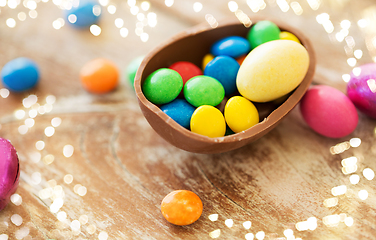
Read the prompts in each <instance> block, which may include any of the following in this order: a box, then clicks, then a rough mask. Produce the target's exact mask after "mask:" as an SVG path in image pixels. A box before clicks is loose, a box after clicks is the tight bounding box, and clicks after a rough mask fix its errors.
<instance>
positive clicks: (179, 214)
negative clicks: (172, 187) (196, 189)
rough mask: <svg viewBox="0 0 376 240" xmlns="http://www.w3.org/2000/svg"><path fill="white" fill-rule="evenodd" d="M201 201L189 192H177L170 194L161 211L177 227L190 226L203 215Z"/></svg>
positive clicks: (164, 200) (163, 201)
mask: <svg viewBox="0 0 376 240" xmlns="http://www.w3.org/2000/svg"><path fill="white" fill-rule="evenodd" d="M202 209H203V205H202V202H201V199H200V198H199V197H198V196H197V195H196V194H195V193H193V192H191V191H188V190H176V191H173V192H171V193H169V194H168V195H167V196H166V197H165V198H164V199H163V200H162V205H161V211H162V214H163V217H164V218H165V219H166V220H167V221H169V222H170V223H172V224H175V225H180V226H183V225H189V224H191V223H193V222H195V221H196V220H197V219H199V217H200V216H201V214H202Z"/></svg>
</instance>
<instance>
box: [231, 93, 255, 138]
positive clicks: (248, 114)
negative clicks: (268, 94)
mask: <svg viewBox="0 0 376 240" xmlns="http://www.w3.org/2000/svg"><path fill="white" fill-rule="evenodd" d="M225 119H226V122H227V125H228V126H229V127H230V128H231V130H232V131H234V132H235V133H238V132H241V131H245V130H247V129H248V128H250V127H252V126H253V125H255V124H257V123H258V122H259V114H258V111H257V108H256V107H255V105H253V103H252V102H250V101H249V100H248V99H246V98H244V97H240V96H234V97H232V98H230V99H229V100H228V101H227V103H226V106H225Z"/></svg>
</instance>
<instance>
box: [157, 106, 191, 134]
mask: <svg viewBox="0 0 376 240" xmlns="http://www.w3.org/2000/svg"><path fill="white" fill-rule="evenodd" d="M161 110H162V111H163V112H164V113H166V114H167V115H168V116H169V117H170V118H172V119H173V120H174V121H175V122H177V123H178V124H180V125H181V126H182V127H184V128H187V129H189V127H190V122H191V117H192V114H193V112H194V111H195V110H196V108H195V107H193V106H192V105H191V104H189V103H188V102H187V101H186V100H184V99H175V100H174V101H172V102H170V103H167V104H165V105H163V106H161Z"/></svg>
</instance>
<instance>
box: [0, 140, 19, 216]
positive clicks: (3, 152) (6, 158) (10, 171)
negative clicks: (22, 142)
mask: <svg viewBox="0 0 376 240" xmlns="http://www.w3.org/2000/svg"><path fill="white" fill-rule="evenodd" d="M19 178H20V167H19V161H18V156H17V152H16V149H14V147H13V145H12V144H11V143H10V142H9V141H8V140H7V139H3V138H0V211H1V210H2V209H4V208H5V206H6V205H7V204H8V203H9V201H10V196H11V195H12V194H13V193H14V192H15V191H16V189H17V187H18V181H19Z"/></svg>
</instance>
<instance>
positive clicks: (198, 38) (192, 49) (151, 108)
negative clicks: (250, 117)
mask: <svg viewBox="0 0 376 240" xmlns="http://www.w3.org/2000/svg"><path fill="white" fill-rule="evenodd" d="M261 20H271V21H273V22H274V23H276V24H277V26H278V27H279V28H280V29H281V30H282V31H288V32H291V33H292V34H294V35H295V36H297V37H298V38H299V40H300V41H301V43H302V45H303V46H304V47H305V48H306V50H307V52H308V54H309V67H308V71H307V74H306V75H305V77H304V79H303V80H302V81H301V83H300V84H299V85H298V86H297V87H296V88H295V89H294V90H293V91H292V92H291V94H290V95H289V96H287V97H286V100H285V101H283V102H281V103H279V104H276V105H273V103H271V102H268V103H261V104H257V106H256V108H257V110H258V112H259V113H260V122H259V123H258V124H256V125H254V126H253V127H251V128H249V129H247V130H245V131H241V132H239V133H236V134H232V135H228V136H224V137H215V138H211V137H208V136H203V135H200V134H197V133H194V132H191V131H189V130H187V129H185V128H183V127H181V126H180V125H179V124H178V123H177V122H175V121H172V119H171V118H170V117H169V116H168V115H167V114H165V113H163V111H162V110H161V109H160V108H159V107H158V106H157V105H155V104H153V103H151V102H150V101H149V100H148V99H147V98H146V97H145V95H144V93H143V92H142V87H141V86H142V84H143V82H145V80H146V78H147V77H148V76H149V75H150V74H151V73H152V72H154V71H155V70H157V69H160V68H164V67H168V66H170V65H171V64H173V63H175V62H178V61H187V62H191V63H193V64H195V65H196V66H201V63H202V60H203V58H204V56H205V55H206V54H208V53H209V52H210V47H211V46H212V44H213V43H215V42H216V41H218V40H220V39H223V38H225V37H228V36H241V37H246V36H247V33H248V32H249V28H247V27H245V26H244V25H243V24H242V23H240V22H239V21H235V20H231V21H226V22H220V23H219V26H218V27H216V28H212V27H210V26H208V25H206V24H201V25H198V26H196V27H193V28H191V29H189V30H186V31H184V32H182V33H180V34H177V35H176V36H174V37H172V38H170V39H169V40H168V41H166V42H165V43H163V44H161V45H160V46H158V47H157V48H155V49H154V50H152V51H151V52H150V53H149V54H148V55H147V56H145V58H144V60H143V61H142V63H141V65H140V67H139V68H138V71H137V74H136V78H135V82H134V87H135V92H136V95H137V98H138V101H139V105H140V108H141V110H142V113H143V114H144V116H145V118H146V120H147V121H148V122H149V123H150V125H151V126H152V127H153V129H154V130H155V131H156V132H157V133H158V134H159V135H160V136H162V137H163V138H164V139H165V140H167V141H168V142H169V143H171V144H172V145H174V146H176V147H178V148H180V149H183V150H186V151H189V152H196V153H220V152H226V151H230V150H233V149H237V148H240V147H242V146H244V145H246V144H248V143H251V142H253V141H255V140H257V139H259V138H260V137H262V136H264V135H265V134H266V133H268V132H269V131H270V130H272V129H273V128H274V127H276V126H277V125H278V123H280V121H281V120H282V119H283V118H284V117H285V116H286V115H287V114H288V113H289V112H290V111H291V110H292V109H293V108H294V107H295V106H296V105H297V104H298V102H299V101H300V99H301V98H302V97H303V95H304V93H305V92H306V91H307V89H308V87H309V85H310V84H311V82H312V78H313V75H314V72H315V66H316V58H315V54H314V50H313V47H312V45H311V43H310V41H309V39H308V38H307V37H306V36H304V34H302V33H301V32H300V31H299V30H297V29H295V28H293V27H291V26H289V25H288V24H285V23H283V22H282V21H276V20H273V19H268V18H265V17H252V18H251V21H252V23H257V22H259V21H261ZM251 28H252V26H251ZM270 106H271V107H270ZM264 112H265V113H266V114H263V113H264Z"/></svg>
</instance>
